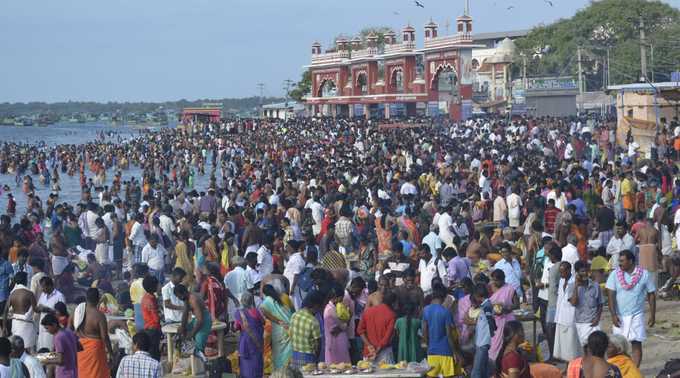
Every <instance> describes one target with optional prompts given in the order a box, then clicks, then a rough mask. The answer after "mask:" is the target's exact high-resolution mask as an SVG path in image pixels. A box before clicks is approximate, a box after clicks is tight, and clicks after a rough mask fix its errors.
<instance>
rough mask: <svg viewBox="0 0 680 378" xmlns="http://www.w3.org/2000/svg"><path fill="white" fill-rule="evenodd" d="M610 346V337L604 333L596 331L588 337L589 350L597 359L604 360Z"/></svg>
mask: <svg viewBox="0 0 680 378" xmlns="http://www.w3.org/2000/svg"><path fill="white" fill-rule="evenodd" d="M607 346H609V337H608V336H607V334H606V333H604V332H602V331H595V332H593V333H591V334H590V336H588V349H589V350H590V354H592V355H593V356H595V357H600V358H604V354H605V353H606V352H607Z"/></svg>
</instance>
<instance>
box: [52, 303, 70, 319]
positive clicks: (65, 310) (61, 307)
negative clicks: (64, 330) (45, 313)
mask: <svg viewBox="0 0 680 378" xmlns="http://www.w3.org/2000/svg"><path fill="white" fill-rule="evenodd" d="M54 311H57V312H60V313H62V314H64V315H65V316H68V307H66V303H64V302H57V303H55V304H54Z"/></svg>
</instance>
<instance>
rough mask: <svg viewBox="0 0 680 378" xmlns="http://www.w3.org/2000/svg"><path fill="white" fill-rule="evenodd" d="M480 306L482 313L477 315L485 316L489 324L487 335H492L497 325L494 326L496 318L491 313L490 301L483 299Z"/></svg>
mask: <svg viewBox="0 0 680 378" xmlns="http://www.w3.org/2000/svg"><path fill="white" fill-rule="evenodd" d="M480 308H481V309H482V312H483V314H480V315H479V316H482V315H484V316H486V321H487V323H488V324H489V336H490V337H493V335H494V334H495V333H496V330H497V329H498V326H496V318H495V317H494V314H493V306H492V305H491V301H490V300H488V299H487V300H485V301H484V302H483V303H482V305H481V306H480Z"/></svg>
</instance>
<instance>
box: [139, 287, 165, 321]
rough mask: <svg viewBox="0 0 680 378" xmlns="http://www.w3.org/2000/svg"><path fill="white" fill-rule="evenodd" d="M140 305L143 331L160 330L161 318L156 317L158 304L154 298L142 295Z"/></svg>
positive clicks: (149, 295)
mask: <svg viewBox="0 0 680 378" xmlns="http://www.w3.org/2000/svg"><path fill="white" fill-rule="evenodd" d="M141 305H142V316H143V317H144V329H161V317H160V316H159V315H158V302H156V296H155V295H153V294H149V293H144V296H143V297H142V303H141Z"/></svg>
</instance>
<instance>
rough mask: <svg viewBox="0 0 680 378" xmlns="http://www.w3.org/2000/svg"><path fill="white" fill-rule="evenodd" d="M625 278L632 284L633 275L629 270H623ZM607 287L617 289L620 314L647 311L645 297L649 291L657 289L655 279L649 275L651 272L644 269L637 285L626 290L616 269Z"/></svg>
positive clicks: (617, 305) (617, 306) (634, 313)
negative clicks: (617, 275)
mask: <svg viewBox="0 0 680 378" xmlns="http://www.w3.org/2000/svg"><path fill="white" fill-rule="evenodd" d="M623 278H624V280H626V283H628V284H630V283H631V281H632V279H633V277H632V275H630V274H628V273H627V272H623ZM607 289H609V290H614V291H616V312H617V313H618V314H619V316H632V315H637V314H640V313H642V312H644V311H645V299H647V294H648V293H653V292H655V291H656V285H655V284H654V280H652V279H651V277H650V276H649V272H648V271H646V270H643V271H642V277H640V281H638V283H637V285H635V286H633V287H632V288H631V289H630V290H626V289H624V288H623V287H622V286H621V283H620V282H619V279H618V278H617V277H616V270H615V271H613V272H611V273H610V274H609V278H607Z"/></svg>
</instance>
